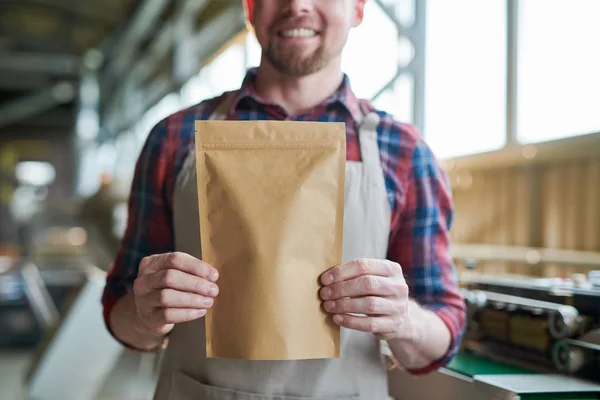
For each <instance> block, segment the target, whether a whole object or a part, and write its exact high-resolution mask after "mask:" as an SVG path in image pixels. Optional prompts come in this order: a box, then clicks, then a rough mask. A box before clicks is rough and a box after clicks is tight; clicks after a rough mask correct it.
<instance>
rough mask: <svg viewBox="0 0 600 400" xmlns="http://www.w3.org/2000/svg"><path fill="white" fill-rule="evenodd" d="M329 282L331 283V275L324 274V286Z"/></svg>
mask: <svg viewBox="0 0 600 400" xmlns="http://www.w3.org/2000/svg"><path fill="white" fill-rule="evenodd" d="M331 282H333V275H331V274H326V275H325V276H324V277H323V283H324V284H326V285H329V284H330V283H331Z"/></svg>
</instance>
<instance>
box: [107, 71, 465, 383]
mask: <svg viewBox="0 0 600 400" xmlns="http://www.w3.org/2000/svg"><path fill="white" fill-rule="evenodd" d="M255 73H256V71H255V70H253V69H252V70H249V71H248V73H247V75H246V78H245V79H244V82H243V83H242V86H241V88H240V91H239V92H238V94H237V96H236V97H235V99H234V101H233V103H232V105H231V108H230V109H229V114H228V119H235V120H259V119H263V120H264V119H276V120H286V119H287V120H290V119H294V120H299V121H335V122H345V123H346V129H347V135H346V137H347V152H346V158H347V160H350V161H360V147H359V142H358V137H357V132H356V121H358V120H359V118H360V115H361V114H360V107H366V109H367V110H370V111H376V112H378V114H379V115H380V117H381V122H380V124H379V126H378V128H377V139H378V143H379V148H380V155H381V162H382V166H383V171H384V174H385V183H386V187H387V192H388V198H389V202H390V207H391V209H392V221H391V231H390V234H389V238H390V240H389V248H388V259H390V260H393V261H395V262H398V263H399V264H400V265H401V266H402V268H403V271H404V274H405V278H406V281H407V284H408V285H409V288H410V292H411V295H412V296H413V297H414V298H415V300H416V301H418V302H419V303H420V304H421V305H422V306H424V307H426V308H429V309H431V310H433V311H434V312H435V313H436V314H437V315H439V316H440V317H441V319H442V320H443V321H444V322H445V323H446V325H447V326H448V328H449V330H450V332H451V336H452V345H451V348H450V349H449V351H448V353H447V354H446V355H445V356H444V357H443V358H442V359H440V360H438V361H437V362H435V363H433V364H432V365H430V366H428V367H426V368H423V369H420V370H418V371H410V372H412V373H414V374H420V373H426V372H429V371H432V370H434V369H436V368H438V367H440V366H444V365H446V364H447V363H448V362H449V361H450V359H451V358H452V357H453V355H454V354H455V352H456V351H457V349H458V346H459V342H460V340H461V336H462V333H463V329H464V325H465V304H464V300H463V298H462V297H461V295H460V292H459V288H458V285H457V279H456V271H455V267H454V264H453V262H452V259H451V256H450V249H449V229H450V226H451V223H452V219H453V212H454V211H453V203H452V198H451V190H450V187H449V184H448V180H447V177H446V175H445V173H444V172H443V171H442V169H441V168H440V166H439V164H438V162H437V160H436V159H435V157H434V155H433V154H432V152H431V150H430V149H429V147H428V146H427V145H426V144H425V142H424V141H423V140H422V139H421V137H420V135H419V132H417V130H416V129H415V128H414V127H413V126H411V125H407V124H400V123H399V122H397V121H395V120H394V119H393V117H392V116H391V115H389V114H386V113H384V112H381V111H377V110H375V108H374V107H373V106H372V105H371V104H370V103H369V102H368V101H365V100H359V99H357V98H356V97H355V95H354V93H353V92H352V90H351V88H350V84H349V80H348V77H347V76H345V77H344V81H343V83H342V85H341V86H340V88H339V89H338V90H337V91H336V93H334V94H333V95H332V96H331V97H330V98H328V99H327V100H326V101H324V102H323V103H322V104H321V105H319V106H317V107H315V108H314V109H313V110H311V111H310V112H308V113H305V114H301V115H297V116H295V117H290V116H289V115H287V114H286V112H285V111H284V110H283V109H282V108H281V107H279V106H277V105H275V104H269V103H268V102H266V101H264V100H261V99H260V97H259V96H258V95H257V94H256V92H255V88H254V79H255V76H256V75H255ZM223 96H224V95H221V96H218V97H216V98H212V99H209V100H205V101H203V102H201V103H200V104H198V105H196V106H193V107H191V108H188V109H186V110H183V111H180V112H177V113H175V114H173V115H171V116H169V117H168V118H166V119H164V120H163V121H161V122H159V123H158V124H157V125H156V126H155V127H154V128H153V129H152V131H151V132H150V134H149V137H148V139H147V141H146V143H145V145H144V147H143V149H142V152H141V155H140V157H139V160H138V162H137V165H136V169H135V175H134V179H133V184H132V188H131V194H130V201H129V221H128V226H127V229H126V233H125V237H124V239H123V243H122V246H121V248H120V251H119V252H118V254H117V257H116V260H115V263H114V265H113V267H112V269H111V271H110V272H109V275H108V278H107V284H106V288H105V291H104V295H103V298H102V301H103V306H104V318H105V322H106V325H107V327H108V329H109V330H110V326H109V324H108V315H109V314H110V311H111V309H112V307H113V306H114V305H115V303H116V302H117V301H118V299H119V298H120V297H121V296H123V295H124V294H126V293H127V292H128V291H129V290H131V287H132V285H133V281H134V279H135V278H136V276H137V271H138V265H139V262H140V260H141V259H142V258H143V257H145V256H148V255H151V254H159V253H165V252H171V251H174V238H173V237H174V232H173V216H172V207H173V189H174V185H175V180H176V177H177V174H178V173H179V170H180V169H181V166H182V162H183V159H184V157H185V155H186V154H187V152H188V150H189V149H190V148H191V147H192V146H193V145H194V131H195V129H194V121H195V120H203V119H208V118H209V116H210V115H211V113H212V112H213V111H214V110H215V107H216V106H217V105H218V104H219V102H220V101H221V100H222V99H223V98H224V97H223ZM111 332H112V331H111Z"/></svg>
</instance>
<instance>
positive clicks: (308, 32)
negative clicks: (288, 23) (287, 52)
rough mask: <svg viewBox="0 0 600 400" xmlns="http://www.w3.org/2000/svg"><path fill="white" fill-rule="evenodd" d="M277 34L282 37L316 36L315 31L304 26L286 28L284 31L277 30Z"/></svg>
mask: <svg viewBox="0 0 600 400" xmlns="http://www.w3.org/2000/svg"><path fill="white" fill-rule="evenodd" d="M279 36H281V37H284V38H310V37H314V36H317V31H314V30H312V29H306V28H300V29H287V30H285V31H281V32H279Z"/></svg>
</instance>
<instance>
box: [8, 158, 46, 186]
mask: <svg viewBox="0 0 600 400" xmlns="http://www.w3.org/2000/svg"><path fill="white" fill-rule="evenodd" d="M15 175H16V177H17V180H18V181H19V182H21V183H22V184H25V185H32V186H47V185H49V184H51V183H52V182H53V181H54V179H55V178H56V170H55V169H54V167H53V166H52V164H50V163H47V162H41V161H22V162H20V163H18V164H17V166H16V168H15Z"/></svg>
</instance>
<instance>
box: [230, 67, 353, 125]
mask: <svg viewBox="0 0 600 400" xmlns="http://www.w3.org/2000/svg"><path fill="white" fill-rule="evenodd" d="M255 80H256V68H251V69H249V70H248V71H247V72H246V76H245V77H244V80H243V81H242V85H241V87H240V89H239V91H238V93H237V95H236V96H235V97H234V99H233V102H232V103H231V108H230V109H229V114H230V115H233V114H234V113H235V112H236V111H238V109H239V107H240V104H241V101H242V100H243V99H245V98H251V99H253V100H254V101H257V102H259V103H261V104H264V105H267V104H272V103H269V102H268V101H266V100H265V99H263V98H261V97H260V95H259V94H258V93H257V92H256V86H255ZM330 104H338V105H341V106H342V107H343V108H344V109H345V110H346V112H348V113H349V114H350V116H351V117H352V118H353V119H354V121H355V122H358V121H360V120H361V119H362V112H361V110H360V102H359V100H358V98H357V97H356V95H355V94H354V92H353V91H352V88H351V86H350V79H349V77H348V75H346V74H344V79H343V81H342V83H341V85H340V86H339V88H338V89H337V90H336V91H335V93H333V94H332V95H331V96H329V98H327V99H326V100H325V101H324V102H323V103H322V104H321V105H330Z"/></svg>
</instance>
